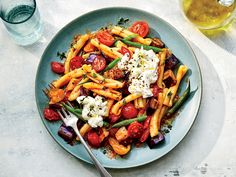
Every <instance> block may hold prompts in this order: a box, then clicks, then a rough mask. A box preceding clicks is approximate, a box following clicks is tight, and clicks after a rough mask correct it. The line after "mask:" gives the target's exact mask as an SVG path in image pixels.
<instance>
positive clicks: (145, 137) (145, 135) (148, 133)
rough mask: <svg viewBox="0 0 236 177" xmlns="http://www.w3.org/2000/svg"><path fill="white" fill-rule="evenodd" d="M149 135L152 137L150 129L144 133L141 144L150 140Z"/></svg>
mask: <svg viewBox="0 0 236 177" xmlns="http://www.w3.org/2000/svg"><path fill="white" fill-rule="evenodd" d="M149 135H150V129H149V128H148V129H146V130H144V132H143V134H142V136H141V138H140V142H141V143H143V142H145V141H146V140H147V139H148V137H149Z"/></svg>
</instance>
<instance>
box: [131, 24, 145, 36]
mask: <svg viewBox="0 0 236 177" xmlns="http://www.w3.org/2000/svg"><path fill="white" fill-rule="evenodd" d="M129 30H130V31H132V32H133V33H136V34H138V35H139V36H141V37H145V36H147V34H148V32H149V26H148V24H147V22H145V21H137V22H135V23H134V24H133V25H132V26H131V27H130V28H129Z"/></svg>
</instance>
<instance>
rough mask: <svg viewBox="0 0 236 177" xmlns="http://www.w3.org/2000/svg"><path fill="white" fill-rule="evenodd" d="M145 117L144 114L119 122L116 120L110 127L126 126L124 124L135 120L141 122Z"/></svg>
mask: <svg viewBox="0 0 236 177" xmlns="http://www.w3.org/2000/svg"><path fill="white" fill-rule="evenodd" d="M146 118H147V116H146V115H141V116H139V117H136V118H133V119H128V120H123V121H121V122H118V123H116V124H114V125H113V126H112V127H113V128H118V127H122V126H126V125H129V124H131V123H133V122H135V121H138V122H143V121H144V120H145V119H146Z"/></svg>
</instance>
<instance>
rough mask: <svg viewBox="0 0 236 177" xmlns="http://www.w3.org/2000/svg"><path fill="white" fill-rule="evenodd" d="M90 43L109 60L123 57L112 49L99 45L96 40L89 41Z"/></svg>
mask: <svg viewBox="0 0 236 177" xmlns="http://www.w3.org/2000/svg"><path fill="white" fill-rule="evenodd" d="M91 43H92V44H93V45H94V46H95V47H97V48H98V49H99V50H101V51H102V52H103V53H104V54H105V55H107V56H108V57H110V58H113V59H116V58H120V57H122V56H123V55H122V54H121V53H119V52H117V51H115V50H112V48H110V47H108V46H106V45H104V44H102V43H100V42H99V41H98V40H97V39H91Z"/></svg>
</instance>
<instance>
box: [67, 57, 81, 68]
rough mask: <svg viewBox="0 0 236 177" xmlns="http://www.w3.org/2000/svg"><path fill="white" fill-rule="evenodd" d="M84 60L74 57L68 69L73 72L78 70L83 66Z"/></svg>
mask: <svg viewBox="0 0 236 177" xmlns="http://www.w3.org/2000/svg"><path fill="white" fill-rule="evenodd" d="M83 61H84V59H83V58H82V57H81V56H75V57H73V58H72V59H71V61H70V69H71V70H74V69H77V68H80V67H81V66H82V65H83Z"/></svg>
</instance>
